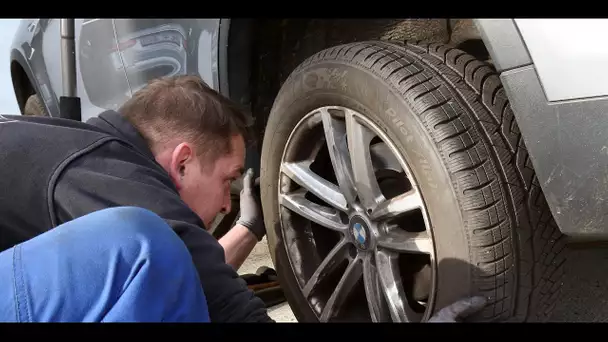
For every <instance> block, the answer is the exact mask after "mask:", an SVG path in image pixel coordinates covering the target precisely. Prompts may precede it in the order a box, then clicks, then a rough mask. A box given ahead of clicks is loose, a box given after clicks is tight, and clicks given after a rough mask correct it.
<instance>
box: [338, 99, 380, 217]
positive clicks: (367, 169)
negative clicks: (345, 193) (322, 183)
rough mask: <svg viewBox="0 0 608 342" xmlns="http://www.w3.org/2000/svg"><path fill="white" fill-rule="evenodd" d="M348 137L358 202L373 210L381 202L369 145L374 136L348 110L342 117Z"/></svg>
mask: <svg viewBox="0 0 608 342" xmlns="http://www.w3.org/2000/svg"><path fill="white" fill-rule="evenodd" d="M344 117H345V119H346V131H347V136H348V150H349V152H350V160H351V164H352V170H353V178H354V180H355V187H356V190H357V194H358V195H359V200H360V201H361V203H362V204H363V206H364V207H365V208H366V209H373V208H374V207H375V206H376V204H377V203H378V202H379V201H381V200H382V197H383V196H382V192H380V187H379V186H378V181H377V180H376V176H375V173H374V168H373V165H372V159H371V155H370V147H369V144H370V142H371V141H372V139H373V138H374V137H375V134H374V133H373V132H372V131H371V130H369V129H368V128H367V127H365V126H364V125H362V124H360V123H359V122H358V121H357V118H356V117H355V116H354V115H353V113H352V112H351V111H349V110H347V111H346V113H345V115H344Z"/></svg>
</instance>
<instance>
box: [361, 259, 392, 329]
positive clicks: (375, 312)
mask: <svg viewBox="0 0 608 342" xmlns="http://www.w3.org/2000/svg"><path fill="white" fill-rule="evenodd" d="M363 284H364V287H365V295H366V298H367V306H368V307H369V312H370V314H371V316H372V321H374V322H390V321H391V316H390V312H389V311H388V306H387V304H386V301H385V299H384V294H383V292H382V289H381V287H382V286H381V284H380V278H379V277H378V270H377V269H376V264H375V261H374V260H373V255H372V254H368V255H367V256H365V258H364V259H363Z"/></svg>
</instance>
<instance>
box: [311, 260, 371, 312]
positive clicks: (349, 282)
mask: <svg viewBox="0 0 608 342" xmlns="http://www.w3.org/2000/svg"><path fill="white" fill-rule="evenodd" d="M361 268H362V267H361V262H360V259H359V258H358V257H357V258H354V259H353V260H351V261H350V263H349V264H348V266H347V267H346V270H345V271H344V275H342V278H341V279H340V281H339V282H338V285H336V288H335V289H334V291H333V293H332V294H331V296H330V297H329V299H328V300H327V303H326V304H325V307H324V308H323V312H321V318H320V320H321V321H322V322H327V321H329V319H331V318H332V317H333V316H334V315H335V313H336V312H337V310H338V309H339V308H340V307H341V306H342V304H343V303H344V301H345V300H346V299H347V298H348V296H349V295H350V294H351V293H352V290H353V289H354V287H355V285H356V284H357V282H358V281H359V279H361V275H362V270H361Z"/></svg>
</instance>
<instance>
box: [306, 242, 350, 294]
mask: <svg viewBox="0 0 608 342" xmlns="http://www.w3.org/2000/svg"><path fill="white" fill-rule="evenodd" d="M346 247H347V240H346V238H342V239H340V241H338V243H337V244H336V245H335V246H334V248H332V249H331V251H329V253H328V254H327V256H326V257H325V259H324V260H323V261H322V262H321V264H319V266H318V267H317V269H316V270H315V272H314V273H313V274H312V276H311V277H310V279H308V281H307V282H306V285H305V286H304V289H302V294H304V297H305V298H308V297H309V296H310V294H311V293H312V291H313V290H314V289H315V288H316V287H317V286H318V285H319V283H321V282H322V281H323V279H324V278H325V277H326V276H327V275H329V274H330V273H331V272H332V271H334V270H335V269H336V266H338V265H339V264H340V262H341V261H342V260H344V259H345V258H346V251H347V250H346Z"/></svg>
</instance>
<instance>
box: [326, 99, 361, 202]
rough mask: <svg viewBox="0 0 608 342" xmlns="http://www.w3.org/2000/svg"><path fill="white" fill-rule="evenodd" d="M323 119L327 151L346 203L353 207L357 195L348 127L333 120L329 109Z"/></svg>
mask: <svg viewBox="0 0 608 342" xmlns="http://www.w3.org/2000/svg"><path fill="white" fill-rule="evenodd" d="M321 117H322V118H323V128H324V131H325V140H326V141H327V149H328V151H329V156H330V159H331V163H332V166H333V168H334V173H335V175H336V179H337V180H338V184H339V186H340V190H342V193H343V194H344V197H345V198H346V201H347V202H348V203H349V204H351V205H352V203H353V202H354V201H355V198H356V196H357V193H356V192H355V186H354V185H355V182H354V180H353V175H352V165H351V162H350V156H349V154H348V146H347V145H346V125H345V124H344V123H343V122H342V121H340V120H336V119H335V118H333V117H332V115H331V114H330V113H329V111H328V110H327V109H322V110H321Z"/></svg>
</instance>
